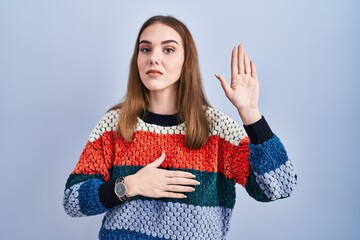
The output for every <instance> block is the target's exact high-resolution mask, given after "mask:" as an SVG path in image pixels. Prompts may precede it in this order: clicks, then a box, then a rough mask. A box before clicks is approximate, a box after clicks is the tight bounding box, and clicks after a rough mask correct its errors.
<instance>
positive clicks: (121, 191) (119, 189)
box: [114, 177, 129, 202]
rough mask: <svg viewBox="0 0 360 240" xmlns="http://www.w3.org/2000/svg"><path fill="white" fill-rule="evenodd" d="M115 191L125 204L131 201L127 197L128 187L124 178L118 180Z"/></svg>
mask: <svg viewBox="0 0 360 240" xmlns="http://www.w3.org/2000/svg"><path fill="white" fill-rule="evenodd" d="M114 191H115V194H116V196H117V197H118V198H119V199H120V201H122V202H125V201H127V200H129V197H128V196H126V185H125V184H124V177H119V178H118V179H116V181H115V187H114Z"/></svg>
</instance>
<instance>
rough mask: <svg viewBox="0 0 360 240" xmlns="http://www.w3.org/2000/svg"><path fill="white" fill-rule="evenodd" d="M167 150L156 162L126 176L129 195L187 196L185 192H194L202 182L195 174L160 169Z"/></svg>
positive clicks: (125, 181) (125, 180) (155, 196)
mask: <svg viewBox="0 0 360 240" xmlns="http://www.w3.org/2000/svg"><path fill="white" fill-rule="evenodd" d="M164 160H165V152H162V154H161V156H160V157H159V158H158V159H156V160H155V161H154V162H152V163H150V164H148V165H147V166H145V167H143V168H142V169H141V170H139V171H138V172H137V173H135V174H134V175H130V176H127V177H125V179H124V183H125V185H126V187H127V195H128V197H134V196H137V195H141V196H144V197H150V198H186V195H185V194H184V193H188V192H193V191H195V188H194V187H193V186H197V185H199V184H200V182H198V181H196V180H195V179H194V178H195V175H193V174H191V173H189V172H184V171H173V170H165V169H160V168H159V167H160V165H161V163H162V162H163V161H164Z"/></svg>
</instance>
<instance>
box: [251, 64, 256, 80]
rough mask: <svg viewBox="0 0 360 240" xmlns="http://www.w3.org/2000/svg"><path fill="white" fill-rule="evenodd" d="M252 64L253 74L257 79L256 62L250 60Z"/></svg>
mask: <svg viewBox="0 0 360 240" xmlns="http://www.w3.org/2000/svg"><path fill="white" fill-rule="evenodd" d="M250 65H251V76H252V77H253V78H255V79H257V73H256V67H255V63H254V62H253V61H250Z"/></svg>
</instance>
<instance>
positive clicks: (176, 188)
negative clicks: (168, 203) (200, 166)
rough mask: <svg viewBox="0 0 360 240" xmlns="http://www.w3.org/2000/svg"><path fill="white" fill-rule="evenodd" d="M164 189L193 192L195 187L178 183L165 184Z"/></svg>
mask: <svg viewBox="0 0 360 240" xmlns="http://www.w3.org/2000/svg"><path fill="white" fill-rule="evenodd" d="M165 191H167V192H176V193H184V192H194V191H195V188H193V187H188V186H179V185H167V186H166V187H165Z"/></svg>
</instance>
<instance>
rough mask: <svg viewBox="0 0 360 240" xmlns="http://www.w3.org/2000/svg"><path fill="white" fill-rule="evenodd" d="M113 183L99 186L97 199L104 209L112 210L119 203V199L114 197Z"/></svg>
mask: <svg viewBox="0 0 360 240" xmlns="http://www.w3.org/2000/svg"><path fill="white" fill-rule="evenodd" d="M115 181H116V180H114V181H111V182H105V183H103V184H101V185H100V188H99V198H100V202H101V203H102V205H103V206H104V207H105V208H108V209H110V208H113V207H115V206H117V205H119V204H120V203H121V201H120V199H119V198H118V197H117V196H116V194H115V191H114V188H115Z"/></svg>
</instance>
